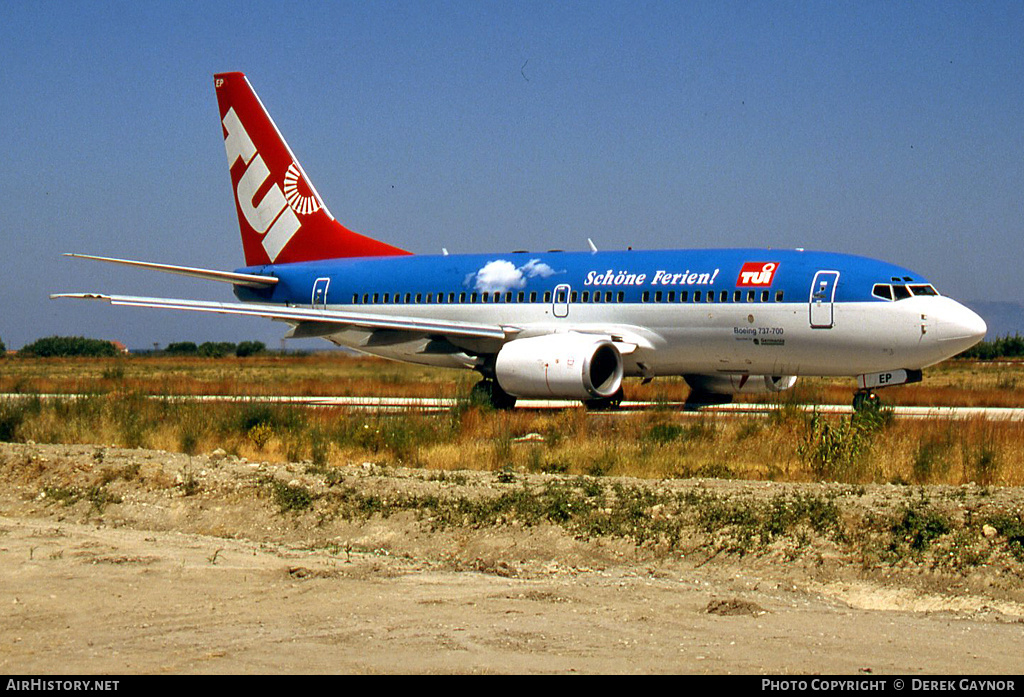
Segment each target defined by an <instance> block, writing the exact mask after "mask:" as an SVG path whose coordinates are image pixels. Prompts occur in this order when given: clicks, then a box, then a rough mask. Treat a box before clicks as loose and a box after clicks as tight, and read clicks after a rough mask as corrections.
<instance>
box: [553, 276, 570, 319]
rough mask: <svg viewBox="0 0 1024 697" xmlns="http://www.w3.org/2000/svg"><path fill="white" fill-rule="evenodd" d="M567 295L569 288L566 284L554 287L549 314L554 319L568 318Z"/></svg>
mask: <svg viewBox="0 0 1024 697" xmlns="http://www.w3.org/2000/svg"><path fill="white" fill-rule="evenodd" d="M569 295H570V287H569V284H568V283H562V284H561V285H557V286H555V295H554V300H552V302H551V313H552V314H553V315H554V316H555V317H568V316H569Z"/></svg>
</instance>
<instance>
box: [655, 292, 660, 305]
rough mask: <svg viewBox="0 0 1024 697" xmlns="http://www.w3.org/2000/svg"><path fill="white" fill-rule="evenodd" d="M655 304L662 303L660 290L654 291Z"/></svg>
mask: <svg viewBox="0 0 1024 697" xmlns="http://www.w3.org/2000/svg"><path fill="white" fill-rule="evenodd" d="M654 302H656V303H660V302H661V291H660V290H656V291H654Z"/></svg>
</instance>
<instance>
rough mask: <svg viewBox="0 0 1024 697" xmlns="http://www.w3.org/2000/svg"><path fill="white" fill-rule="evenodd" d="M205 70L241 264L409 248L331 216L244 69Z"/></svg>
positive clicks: (396, 252) (397, 251)
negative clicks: (210, 81) (211, 82)
mask: <svg viewBox="0 0 1024 697" xmlns="http://www.w3.org/2000/svg"><path fill="white" fill-rule="evenodd" d="M213 77H214V85H215V86H216V88H217V104H218V106H219V107H220V120H221V125H222V126H223V132H224V147H225V149H226V150H227V154H228V167H229V168H230V170H231V185H232V188H233V189H234V191H235V207H236V208H237V212H238V224H239V226H240V227H241V229H242V247H243V249H244V250H245V263H246V265H247V266H259V265H261V264H286V263H290V262H295V261H316V260H319V259H335V258H339V257H370V256H393V255H399V254H409V252H406V251H404V250H402V249H399V248H397V247H392V246H391V245H389V244H385V243H383V242H379V241H377V240H374V239H371V238H369V237H365V236H363V235H359V234H357V233H355V232H352V231H351V230H349V229H347V228H346V227H345V226H344V225H342V224H341V223H339V222H338V221H337V220H335V219H334V216H333V215H331V213H330V211H328V210H327V207H326V206H325V205H324V202H323V200H322V199H321V198H320V194H318V193H317V191H316V189H315V188H314V187H313V183H312V182H311V181H310V180H309V177H307V176H306V173H305V172H304V171H303V170H302V165H300V164H299V162H298V160H296V159H295V155H293V154H292V151H291V148H289V147H288V144H287V143H286V142H285V140H284V138H283V137H282V136H281V133H280V131H278V130H277V126H275V125H274V122H273V120H272V119H271V118H270V115H269V114H268V113H267V110H266V109H265V108H264V107H263V103H262V102H261V101H260V98H259V97H257V96H256V92H255V91H253V89H252V85H250V84H249V80H248V79H246V77H245V75H244V74H242V73H219V74H217V75H214V76H213Z"/></svg>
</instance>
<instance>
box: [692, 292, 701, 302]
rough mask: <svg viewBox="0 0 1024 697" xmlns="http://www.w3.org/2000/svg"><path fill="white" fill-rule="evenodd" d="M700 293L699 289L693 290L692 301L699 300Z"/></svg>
mask: <svg viewBox="0 0 1024 697" xmlns="http://www.w3.org/2000/svg"><path fill="white" fill-rule="evenodd" d="M700 295H701V293H700V291H699V290H695V291H693V302H695V303H699V302H700Z"/></svg>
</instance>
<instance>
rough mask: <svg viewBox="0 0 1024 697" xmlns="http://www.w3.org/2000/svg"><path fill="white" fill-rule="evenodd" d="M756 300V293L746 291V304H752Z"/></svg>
mask: <svg viewBox="0 0 1024 697" xmlns="http://www.w3.org/2000/svg"><path fill="white" fill-rule="evenodd" d="M756 298H757V293H756V292H754V291H752V290H748V291H747V302H748V303H752V302H754V300H755V299H756Z"/></svg>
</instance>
